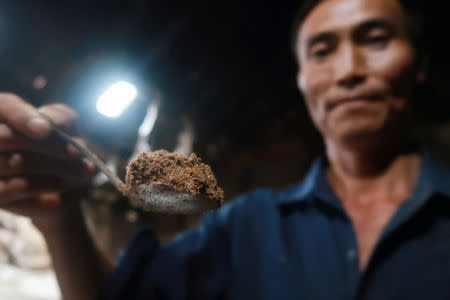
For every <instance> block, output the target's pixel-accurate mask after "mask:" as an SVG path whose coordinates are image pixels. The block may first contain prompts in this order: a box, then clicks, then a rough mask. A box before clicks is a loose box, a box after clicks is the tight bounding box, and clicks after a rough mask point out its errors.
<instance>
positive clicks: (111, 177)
mask: <svg viewBox="0 0 450 300" xmlns="http://www.w3.org/2000/svg"><path fill="white" fill-rule="evenodd" d="M39 114H40V115H41V116H42V117H43V118H45V119H46V120H47V121H48V122H49V123H50V125H51V126H52V130H54V131H55V132H56V133H57V134H58V135H59V136H60V137H62V138H63V139H64V140H66V141H67V142H69V143H70V144H72V145H73V146H74V147H75V148H77V149H78V150H79V151H80V152H81V153H83V154H84V155H85V156H86V157H87V158H88V159H89V160H90V161H91V162H92V163H93V164H94V165H95V166H97V167H98V168H99V169H100V170H101V171H102V172H103V173H105V175H106V177H108V179H109V180H110V181H111V183H112V184H113V185H114V186H115V187H116V188H117V189H118V190H119V191H120V192H121V193H122V194H124V195H125V196H126V195H127V188H126V185H125V183H124V182H123V181H122V180H120V179H119V177H117V176H116V175H115V174H114V173H113V172H111V171H110V170H109V169H108V167H106V166H105V164H104V163H103V162H102V161H101V160H100V159H99V158H98V157H97V155H95V154H94V153H93V152H92V151H90V150H89V149H87V148H86V147H85V146H83V145H82V144H80V143H78V142H77V141H76V140H74V139H73V138H72V137H71V136H70V135H68V134H67V133H65V132H64V131H62V130H61V129H59V128H58V127H57V125H56V124H55V122H53V120H52V119H50V117H48V116H47V115H45V114H44V113H42V112H40V111H39Z"/></svg>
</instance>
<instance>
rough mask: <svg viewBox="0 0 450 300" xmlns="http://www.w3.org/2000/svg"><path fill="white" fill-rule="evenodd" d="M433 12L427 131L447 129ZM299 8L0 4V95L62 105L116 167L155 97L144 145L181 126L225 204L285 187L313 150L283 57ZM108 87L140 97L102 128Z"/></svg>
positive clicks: (293, 4)
mask: <svg viewBox="0 0 450 300" xmlns="http://www.w3.org/2000/svg"><path fill="white" fill-rule="evenodd" d="M428 2H431V1H428ZM443 3H444V2H443V1H433V2H432V3H430V4H429V5H428V9H429V16H431V17H430V18H429V20H431V23H432V26H431V27H430V28H429V30H428V33H429V37H432V39H431V40H432V41H433V42H432V45H433V47H432V49H433V50H432V54H433V60H432V64H431V74H430V80H429V82H430V83H431V84H429V86H430V87H431V89H428V90H427V92H426V93H425V95H424V96H425V97H424V101H423V102H422V106H421V109H420V110H421V111H422V112H423V113H424V114H423V115H424V116H425V117H422V119H425V120H427V122H428V123H429V122H430V121H433V122H434V123H438V124H442V123H443V122H444V123H445V121H446V120H447V116H448V115H449V113H448V112H449V109H448V104H447V102H448V99H449V98H448V95H449V94H450V92H449V91H450V89H449V83H450V80H449V77H450V76H449V72H448V67H449V64H448V53H450V51H449V50H450V47H449V46H448V45H447V44H448V41H447V40H448V36H447V32H448V28H449V26H448V21H447V19H448V18H447V16H446V12H447V10H446V9H445V8H444V6H443ZM299 4H300V1H289V0H288V1H281V2H280V1H256V0H251V1H237V0H231V1H204V0H201V1H181V0H148V1H143V0H130V1H117V0H107V1H106V0H90V1H87V0H81V1H80V0H78V1H75V0H69V1H31V0H30V1H23V0H14V1H1V2H0V54H1V59H0V90H2V91H10V92H14V93H17V94H19V95H21V96H23V97H25V98H26V99H28V100H29V101H31V102H32V103H33V104H35V105H40V104H44V103H52V102H64V103H67V104H69V105H70V106H72V107H73V108H75V109H76V110H77V111H78V112H79V113H80V118H81V120H80V129H81V132H82V134H83V135H84V136H85V137H87V138H89V139H90V140H92V141H94V142H95V143H97V144H99V145H100V146H102V147H105V148H107V149H108V150H109V151H115V152H117V153H119V154H121V155H123V156H124V157H126V156H127V155H129V151H131V145H133V143H134V139H135V134H136V129H137V127H138V125H139V123H140V122H141V120H142V118H143V114H144V109H143V108H145V103H146V101H148V100H149V99H151V98H152V93H155V92H158V93H159V94H161V95H162V98H163V101H162V107H161V109H162V111H161V114H160V120H159V121H158V122H159V123H157V127H156V128H155V132H154V136H155V137H156V138H159V140H160V144H161V145H162V146H164V145H168V144H170V142H171V140H173V138H174V137H175V133H176V128H177V127H178V126H179V125H180V122H181V121H180V120H181V119H182V118H183V117H185V116H187V117H188V118H189V119H191V120H192V122H193V124H194V127H195V133H196V139H195V149H194V150H195V151H196V152H197V153H199V154H200V155H201V156H202V157H203V158H204V160H205V161H206V162H208V163H210V164H212V166H213V169H214V170H215V171H216V172H218V173H219V177H223V178H229V176H231V175H233V174H234V173H233V172H236V174H237V173H238V174H239V176H238V177H236V176H234V175H233V176H232V177H233V178H232V179H233V180H235V181H236V178H237V179H238V180H239V182H240V185H239V187H236V188H235V189H234V190H233V191H232V192H230V194H235V193H238V192H242V191H244V190H245V189H247V188H251V187H255V186H260V185H274V186H279V185H284V184H288V183H292V182H296V181H298V180H300V177H301V175H302V174H303V173H304V172H305V170H306V168H307V165H308V163H309V161H310V160H311V159H312V158H313V157H314V156H315V155H316V154H317V152H318V151H319V149H320V139H319V138H318V135H317V133H316V132H315V130H314V129H313V127H312V125H311V122H310V119H309V117H308V115H307V112H306V109H305V106H304V104H303V102H302V99H301V96H300V95H299V93H298V91H297V89H296V83H295V72H296V65H295V62H294V58H293V56H292V54H291V50H290V49H291V48H290V32H291V28H290V27H291V23H292V19H293V17H294V15H295V12H296V9H297V7H298V6H299ZM38 76H42V77H43V78H45V79H46V85H45V86H44V87H43V88H36V87H34V84H35V80H36V78H37V77H38ZM117 80H128V81H131V82H133V83H135V84H136V85H137V86H138V89H139V91H140V92H141V94H140V98H139V99H138V100H139V101H136V102H135V103H134V104H133V105H132V106H131V107H130V108H129V109H128V111H127V112H126V113H125V114H124V115H123V116H122V117H121V118H120V119H117V120H112V119H108V118H106V117H102V116H100V115H99V114H98V113H97V112H96V110H95V102H96V100H97V98H98V96H99V94H100V93H101V92H102V91H103V90H104V89H105V88H106V87H107V86H108V85H109V84H111V82H114V81H117ZM158 124H159V125H158ZM158 126H159V127H158ZM440 134H441V135H442V134H443V133H442V132H441V133H440ZM444 135H445V134H444ZM283 163H284V164H285V165H283ZM267 166H269V167H267ZM286 166H291V168H290V169H289V168H286ZM266 167H267V168H266ZM291 169H292V171H291V173H289V172H290V171H289V170H291ZM230 170H234V171H230ZM230 172H231V173H230ZM251 174H253V175H251ZM256 177H257V178H258V179H255V178H256ZM252 178H253V179H252ZM230 181H231V179H230ZM230 190H232V189H231V188H230Z"/></svg>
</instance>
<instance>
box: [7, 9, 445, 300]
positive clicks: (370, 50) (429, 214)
mask: <svg viewBox="0 0 450 300" xmlns="http://www.w3.org/2000/svg"><path fill="white" fill-rule="evenodd" d="M408 3H409V4H410V3H411V1H400V0H327V1H314V3H313V4H312V5H310V7H309V9H308V10H307V13H306V15H305V16H304V18H302V19H301V22H300V23H299V26H298V27H297V30H296V54H297V56H298V59H299V65H300V68H299V72H298V85H299V88H300V89H301V91H302V93H303V94H304V96H305V99H306V103H307V106H308V109H309V111H310V114H311V116H312V119H313V121H314V123H315V125H316V126H317V128H318V129H319V131H320V132H321V134H322V136H323V140H324V143H325V146H326V155H324V156H323V157H321V158H319V159H318V160H317V161H315V163H314V164H313V166H312V168H311V170H310V172H309V174H308V175H307V177H306V178H305V179H304V180H303V182H302V183H301V184H300V185H298V186H295V187H293V188H291V189H289V190H285V191H281V192H275V191H269V190H260V191H255V192H252V193H249V194H247V195H244V196H242V197H241V198H239V199H236V200H235V201H233V202H232V203H231V204H230V205H226V206H225V207H223V208H221V209H220V210H218V211H217V212H215V213H210V214H207V215H206V216H205V217H204V222H203V225H202V227H200V228H199V229H197V230H193V231H189V232H187V233H185V234H183V235H181V236H179V237H178V238H177V239H176V240H175V241H174V242H173V243H172V244H171V245H169V246H167V247H160V246H158V244H157V242H156V239H155V237H154V234H153V232H152V230H151V229H150V228H145V229H144V230H142V231H141V232H140V233H139V234H138V235H137V236H136V238H135V239H134V241H133V242H132V243H131V245H130V246H129V248H128V249H127V251H126V252H125V253H124V255H123V256H122V258H121V262H120V265H119V267H118V268H117V270H116V271H115V274H114V275H113V276H112V277H111V278H110V279H109V280H108V281H107V283H106V284H105V285H104V286H103V289H102V297H101V299H148V298H150V299H184V298H189V299H222V298H229V299H352V298H356V299H449V298H450V286H449V285H448V280H449V279H450V265H449V264H450V240H449V238H448V237H449V235H450V222H449V216H450V206H449V204H450V202H449V201H450V187H449V186H450V185H449V184H448V182H450V181H449V180H450V173H449V172H448V171H447V170H446V169H444V168H442V167H441V166H440V165H439V164H438V163H437V162H435V161H434V159H433V158H432V157H431V155H430V154H429V153H428V151H426V150H424V149H422V148H418V147H417V146H415V145H414V144H413V143H411V142H410V140H409V139H408V138H407V137H408V134H407V133H408V129H409V127H410V126H411V124H412V123H411V122H412V118H411V102H412V100H411V99H412V94H413V89H414V88H415V86H417V85H418V84H420V83H421V82H423V81H424V80H425V77H426V72H425V71H426V70H425V65H426V64H425V61H426V60H425V59H424V56H423V52H422V51H420V50H421V48H420V47H418V44H417V43H416V42H417V40H420V39H417V36H415V35H414V31H413V30H410V29H411V27H410V26H409V25H410V24H409V20H410V19H411V16H412V15H411V14H412V13H411V11H410V10H409V9H407V8H408V5H409V4H408ZM2 97H3V98H2V102H1V103H2V106H0V107H1V109H0V116H1V118H2V120H3V122H4V123H6V125H3V136H4V135H5V132H7V133H8V134H9V135H10V136H11V137H10V139H11V140H13V141H14V142H15V143H18V144H20V142H19V141H22V140H21V138H20V139H19V138H18V137H17V138H16V135H15V132H17V131H19V132H22V133H24V134H26V135H28V136H30V137H35V138H38V137H40V138H43V137H45V136H46V135H47V134H48V130H49V128H48V127H47V124H45V123H44V122H41V121H39V122H38V121H35V122H34V124H31V125H32V126H31V127H27V126H25V125H26V124H27V123H28V124H29V122H28V120H29V119H30V116H36V115H35V113H34V112H33V110H28V109H27V106H26V104H25V103H24V102H23V101H22V100H20V99H18V98H16V97H15V96H10V95H6V96H5V95H4V96H2ZM5 100H7V101H6V102H5ZM4 103H7V104H4ZM5 105H9V106H5ZM14 109H15V110H14ZM43 109H44V110H45V111H46V112H47V113H48V114H49V115H51V116H52V117H53V118H55V119H56V121H58V122H59V124H66V123H67V122H66V120H72V119H73V115H72V114H71V112H70V111H68V110H67V108H65V107H46V108H43ZM6 111H9V112H11V111H15V112H16V113H15V114H16V116H15V117H12V116H11V115H8V114H7V113H5V112H6ZM25 113H27V114H29V115H26V114H25ZM5 128H15V129H16V131H14V132H11V131H8V130H6V129H5ZM24 141H26V145H27V147H28V148H26V149H43V148H40V145H41V144H40V143H39V140H30V139H24ZM0 144H1V143H0ZM66 152H67V151H66ZM66 152H64V149H61V150H60V151H57V154H58V155H62V154H65V153H66ZM49 164H50V166H51V168H50V169H52V170H54V173H52V174H51V175H54V174H58V172H57V168H58V164H57V163H55V164H53V163H52V162H50V161H49ZM74 166H75V164H74ZM86 168H87V170H88V171H89V170H90V169H89V167H86ZM77 171H81V168H78V170H77ZM88 171H86V172H88ZM74 172H75V171H74ZM83 172H84V171H83ZM84 174H86V173H84ZM67 175H68V174H67ZM72 175H74V176H75V175H76V176H79V175H80V174H79V173H77V174H72ZM11 181H13V180H12V179H11ZM22 183H23V182H22ZM17 185H18V183H16V182H4V183H3V190H7V191H9V194H8V197H4V199H5V201H6V199H13V198H11V197H14V196H15V195H17V194H19V192H20V191H23V187H22V190H21V189H20V188H19V187H17ZM31 186H33V184H31ZM14 191H18V192H14ZM62 200H64V201H62V205H61V206H60V207H54V209H46V208H45V209H44V208H43V207H42V206H41V205H38V204H36V201H35V202H33V203H35V205H26V204H25V202H24V201H21V202H19V201H15V202H9V204H4V205H3V206H5V207H8V206H9V207H10V208H11V209H14V210H15V211H19V210H22V211H25V213H27V214H28V215H31V217H32V218H33V220H34V222H35V224H36V225H37V226H38V228H40V229H41V230H42V231H43V233H44V235H45V236H46V239H47V242H48V243H49V247H50V251H51V254H52V257H53V260H54V265H55V270H56V272H57V274H58V278H59V282H60V285H61V288H62V291H63V293H64V295H65V296H66V298H67V299H89V297H91V298H92V297H93V295H94V294H95V293H96V290H97V289H98V287H99V284H100V280H99V279H100V278H102V275H101V273H100V272H99V270H100V268H99V262H98V260H96V259H95V254H94V251H93V250H92V246H91V245H92V244H91V243H90V241H89V239H88V238H87V235H86V232H85V230H84V229H83V226H82V222H81V221H80V220H81V218H80V215H79V213H78V210H77V209H75V208H76V204H77V203H76V201H73V200H72V201H66V200H67V199H62ZM36 216H39V218H37V217H36ZM68 232H70V236H68Z"/></svg>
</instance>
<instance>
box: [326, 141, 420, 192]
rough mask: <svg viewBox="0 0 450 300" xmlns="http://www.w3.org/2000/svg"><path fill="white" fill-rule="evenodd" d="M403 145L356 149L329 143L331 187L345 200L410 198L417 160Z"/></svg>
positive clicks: (417, 170) (412, 151) (417, 166)
mask: <svg viewBox="0 0 450 300" xmlns="http://www.w3.org/2000/svg"><path fill="white" fill-rule="evenodd" d="M405 145H406V144H403V145H391V146H390V147H387V146H384V147H382V146H380V147H374V148H372V149H364V150H355V149H349V148H345V147H340V146H339V145H336V144H332V143H328V144H327V156H328V160H329V163H330V166H329V168H328V171H327V176H328V179H329V181H330V184H331V186H332V187H333V189H334V190H335V192H336V193H337V194H338V196H339V197H340V198H343V200H346V201H370V200H371V199H372V200H374V199H379V198H384V199H405V198H407V197H409V196H410V195H411V194H412V191H413V189H414V186H415V183H416V180H417V178H418V174H419V170H420V157H419V155H418V154H417V152H415V151H414V148H413V147H411V146H405Z"/></svg>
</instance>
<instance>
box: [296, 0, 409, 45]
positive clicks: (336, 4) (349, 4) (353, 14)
mask: <svg viewBox="0 0 450 300" xmlns="http://www.w3.org/2000/svg"><path fill="white" fill-rule="evenodd" d="M371 18H385V19H391V20H397V21H398V20H399V19H400V20H402V19H403V10H402V7H401V6H400V3H399V2H398V1H397V0H324V1H322V2H321V3H319V4H318V5H317V6H316V7H315V8H314V9H313V10H312V11H311V12H310V13H309V15H308V16H307V17H306V19H305V21H304V22H303V24H302V25H301V28H300V31H299V34H300V39H299V41H300V42H302V41H304V39H305V38H308V36H311V35H313V34H317V33H319V32H328V31H336V30H341V29H346V28H349V27H352V26H354V25H356V24H359V23H361V22H364V21H365V20H367V19H371Z"/></svg>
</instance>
